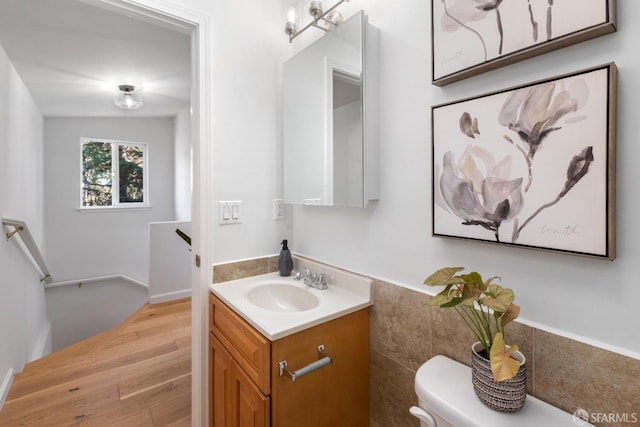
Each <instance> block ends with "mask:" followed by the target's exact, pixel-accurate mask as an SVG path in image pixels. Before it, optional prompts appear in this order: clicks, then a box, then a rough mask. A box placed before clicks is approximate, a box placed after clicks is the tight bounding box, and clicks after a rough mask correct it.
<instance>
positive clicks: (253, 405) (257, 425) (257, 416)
mask: <svg viewBox="0 0 640 427" xmlns="http://www.w3.org/2000/svg"><path fill="white" fill-rule="evenodd" d="M232 371H233V373H234V375H232V376H231V379H232V384H231V395H232V406H233V413H232V414H231V415H232V416H231V421H232V423H231V424H230V426H231V427H269V425H270V416H269V414H270V412H269V409H270V402H269V397H268V396H265V395H263V394H262V392H261V391H260V389H258V387H257V386H256V385H255V384H254V383H253V381H251V380H250V379H249V377H248V376H247V375H246V374H245V373H244V371H243V370H242V369H241V368H240V366H239V365H238V364H237V363H235V362H234V364H233V369H232Z"/></svg>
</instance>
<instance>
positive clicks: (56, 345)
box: [46, 278, 148, 351]
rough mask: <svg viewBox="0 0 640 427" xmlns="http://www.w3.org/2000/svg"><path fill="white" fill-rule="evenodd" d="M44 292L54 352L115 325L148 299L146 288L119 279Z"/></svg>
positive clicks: (56, 288) (48, 289)
mask: <svg viewBox="0 0 640 427" xmlns="http://www.w3.org/2000/svg"><path fill="white" fill-rule="evenodd" d="M46 293H47V314H48V316H49V318H50V319H51V324H52V337H53V338H52V349H53V351H57V350H60V349H62V348H64V347H66V346H69V345H71V344H74V343H76V342H79V341H82V340H84V339H86V338H89V337H92V336H94V335H98V334H99V333H101V332H104V331H107V330H109V329H111V328H115V327H116V326H118V325H120V324H122V322H124V321H125V320H127V319H128V318H129V317H131V315H132V314H133V313H135V312H136V311H137V310H139V309H140V307H142V306H143V305H144V304H145V303H146V302H147V298H148V289H147V288H146V287H142V286H138V285H134V284H132V283H131V282H129V281H126V280H123V279H120V278H114V279H111V280H108V281H96V282H90V283H83V284H82V286H60V287H53V288H47V290H46Z"/></svg>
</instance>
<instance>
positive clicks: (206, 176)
mask: <svg viewBox="0 0 640 427" xmlns="http://www.w3.org/2000/svg"><path fill="white" fill-rule="evenodd" d="M82 1H84V2H86V3H91V4H94V5H96V6H101V7H104V8H107V9H111V10H114V11H117V12H120V13H122V12H127V14H133V15H134V16H135V17H136V18H139V19H142V20H147V21H149V20H150V21H152V22H154V23H157V24H160V25H164V26H168V27H170V28H173V29H175V30H176V31H181V32H183V33H187V34H190V35H191V65H192V67H191V69H192V71H191V73H192V78H191V83H192V84H191V112H192V114H191V128H192V134H193V137H192V147H193V194H192V206H191V223H192V226H191V227H192V228H191V231H192V239H191V244H192V249H193V251H192V253H193V256H194V260H193V261H194V263H193V269H192V274H191V287H192V292H191V323H192V341H191V347H192V350H191V391H192V393H191V425H192V426H194V427H200V426H206V425H209V404H208V402H209V396H208V395H209V387H208V378H209V363H208V349H209V347H208V333H209V331H208V327H207V326H208V316H209V306H208V301H209V300H208V295H209V285H210V284H211V283H212V280H213V268H212V265H213V218H214V211H213V201H212V200H211V197H207V195H209V194H213V171H212V168H211V165H212V164H213V161H212V160H213V144H212V114H213V106H212V96H211V90H212V87H213V86H212V80H211V79H212V72H211V55H212V53H211V52H212V49H213V43H212V37H213V32H212V28H211V16H209V15H208V14H207V13H205V12H199V11H194V10H192V9H189V8H186V7H185V6H183V5H180V4H178V3H177V2H178V1H179V0H174V1H175V2H172V1H168V0H82ZM196 257H199V261H200V266H201V267H200V268H198V267H196V266H195V258H196Z"/></svg>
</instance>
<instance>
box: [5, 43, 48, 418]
mask: <svg viewBox="0 0 640 427" xmlns="http://www.w3.org/2000/svg"><path fill="white" fill-rule="evenodd" d="M42 140H43V139H42V115H41V114H40V112H39V111H38V108H37V107H36V105H35V103H34V101H33V99H32V98H31V95H30V94H29V92H28V90H27V88H26V87H25V85H24V83H23V82H22V80H21V79H20V77H19V76H18V74H17V73H16V71H15V69H14V67H13V65H12V64H11V62H10V61H9V59H8V58H7V56H6V54H5V52H4V50H3V49H2V48H1V47H0V216H1V217H6V218H10V219H17V220H24V221H26V223H27V225H28V227H29V229H30V230H31V233H32V234H33V236H34V239H35V240H36V242H37V243H38V246H39V247H40V249H41V251H43V253H44V256H45V259H46V258H47V256H46V255H47V254H46V252H44V235H43V226H44V218H43V213H44V207H43V174H42V164H43V147H42ZM12 230H13V229H12V228H9V229H5V228H4V227H3V230H2V231H3V233H5V232H7V231H12ZM18 239H19V237H18V236H15V237H13V238H12V239H11V240H10V241H7V240H6V239H5V238H4V234H3V235H2V236H1V238H0V406H1V404H2V401H3V399H4V397H5V396H4V392H5V391H6V390H4V389H3V387H2V385H3V384H4V385H7V383H6V382H5V380H10V378H11V373H12V372H20V371H22V368H23V365H24V363H25V362H27V361H28V360H29V359H30V358H31V357H33V356H34V354H33V353H34V350H36V346H39V344H38V340H40V339H41V338H40V337H42V336H44V337H45V338H44V342H46V341H47V339H46V335H47V334H48V332H47V328H48V322H47V320H46V316H45V314H46V312H45V301H44V287H43V286H42V284H41V283H40V276H39V273H38V272H37V270H36V269H35V268H34V266H33V264H32V262H31V259H30V258H29V257H28V256H27V255H26V254H25V253H24V251H23V250H22V248H21V246H20V245H19V240H18ZM43 332H44V333H43ZM43 351H44V352H45V353H46V352H48V351H49V349H47V348H44V349H43Z"/></svg>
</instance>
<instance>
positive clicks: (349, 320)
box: [209, 294, 369, 427]
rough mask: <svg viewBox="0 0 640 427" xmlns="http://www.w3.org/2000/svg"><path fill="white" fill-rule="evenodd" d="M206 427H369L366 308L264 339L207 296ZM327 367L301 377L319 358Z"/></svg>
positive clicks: (217, 301)
mask: <svg viewBox="0 0 640 427" xmlns="http://www.w3.org/2000/svg"><path fill="white" fill-rule="evenodd" d="M210 302H211V306H210V330H211V333H210V334H209V335H210V336H209V338H210V353H211V357H210V396H211V426H212V427H240V426H242V427H245V426H250V427H253V426H256V427H257V426H261V427H262V426H265V427H267V426H270V427H301V426H304V427H320V426H322V427H326V426H332V427H341V426H344V427H368V426H369V309H368V308H365V309H362V310H359V311H357V312H355V313H351V314H347V315H345V316H342V317H339V318H337V319H334V320H330V321H327V322H325V323H322V324H320V325H317V326H313V327H311V328H308V329H305V330H303V331H300V332H297V333H294V334H292V335H289V336H286V337H284V338H281V339H278V340H275V341H273V342H272V341H269V340H268V339H266V338H265V337H264V336H262V335H261V334H260V333H259V332H258V331H256V330H255V329H254V328H253V327H252V326H251V325H249V324H248V323H247V322H246V321H245V320H244V319H242V318H241V317H240V316H239V315H237V314H236V313H235V312H234V311H233V310H231V309H230V308H229V307H227V306H226V305H225V304H224V303H223V302H222V301H221V300H219V299H218V298H217V297H216V296H215V295H213V294H210ZM320 345H323V346H324V353H326V354H327V355H329V356H331V358H332V363H331V364H329V365H327V366H324V367H322V368H320V369H318V370H317V371H314V372H311V373H309V374H307V375H304V376H302V377H299V378H297V379H296V381H292V380H291V378H290V377H289V376H288V375H287V374H286V373H285V375H283V376H280V368H279V362H280V361H282V360H286V362H287V367H288V368H289V369H290V370H291V371H296V370H298V369H300V368H302V367H304V366H306V365H308V364H310V363H311V362H314V361H316V360H318V359H319V358H320V357H321V356H322V355H319V353H318V346H320Z"/></svg>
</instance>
